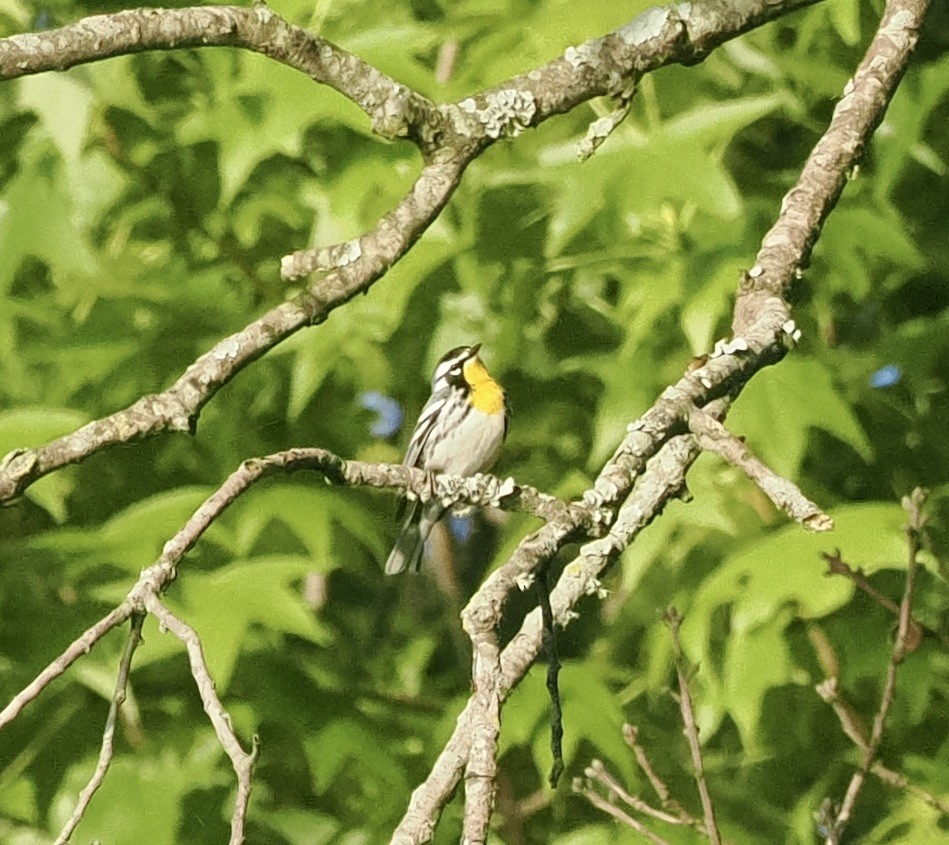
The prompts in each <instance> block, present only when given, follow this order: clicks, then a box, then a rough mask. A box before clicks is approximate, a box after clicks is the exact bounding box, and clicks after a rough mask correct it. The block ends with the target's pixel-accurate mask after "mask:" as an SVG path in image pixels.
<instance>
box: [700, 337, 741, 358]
mask: <svg viewBox="0 0 949 845" xmlns="http://www.w3.org/2000/svg"><path fill="white" fill-rule="evenodd" d="M748 348H749V347H748V341H747V340H745V338H743V337H741V336H740V335H739V336H738V337H733V338H732V339H731V340H725V339H724V338H722V339H721V340H716V341H715V348H714V349H713V350H712V354H711V356H709V357H711V358H719V357H721V356H722V355H734V354H735V353H736V352H747V351H748Z"/></svg>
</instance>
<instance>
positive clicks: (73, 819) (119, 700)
mask: <svg viewBox="0 0 949 845" xmlns="http://www.w3.org/2000/svg"><path fill="white" fill-rule="evenodd" d="M144 623H145V615H144V614H142V613H136V614H134V615H133V616H132V623H131V626H130V628H129V636H128V640H127V641H126V643H125V651H124V653H123V654H122V659H121V660H120V661H119V671H118V675H117V676H116V679H115V692H114V693H113V694H112V702H111V703H110V704H109V715H108V716H107V717H106V720H105V729H104V730H103V732H102V747H101V748H100V750H99V759H98V761H97V762H96V768H95V770H94V771H93V773H92V777H91V778H89V782H88V783H87V784H86V786H85V788H84V789H83V790H82V792H81V793H79V800H78V801H77V802H76V807H75V809H74V810H73V812H72V815H71V816H70V817H69V819H68V820H67V822H66V824H64V825H63V829H62V830H61V831H60V833H59V836H58V837H57V839H56V845H65V843H66V842H68V841H69V838H70V837H71V836H72V835H73V833H74V832H75V830H76V826H77V825H78V824H79V822H80V821H82V817H83V816H84V815H85V814H86V809H87V808H88V806H89V802H90V801H91V800H92V796H93V795H95V794H96V792H97V791H98V789H99V787H100V786H101V785H102V781H103V780H105V776H106V773H107V772H108V771H109V766H110V765H111V763H112V755H113V752H114V749H115V723H116V722H117V721H118V717H119V711H120V710H121V708H122V705H123V704H124V703H125V691H126V687H127V686H128V679H129V671H130V670H131V668H132V657H133V656H134V654H135V649H137V648H138V646H139V643H141V641H142V625H143V624H144Z"/></svg>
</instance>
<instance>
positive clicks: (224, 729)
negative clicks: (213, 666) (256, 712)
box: [145, 593, 257, 845]
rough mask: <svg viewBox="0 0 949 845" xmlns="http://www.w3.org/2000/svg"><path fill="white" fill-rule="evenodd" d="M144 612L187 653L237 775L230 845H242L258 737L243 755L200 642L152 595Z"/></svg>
mask: <svg viewBox="0 0 949 845" xmlns="http://www.w3.org/2000/svg"><path fill="white" fill-rule="evenodd" d="M145 609H146V610H147V611H148V612H149V613H151V614H153V615H154V616H155V617H156V618H157V619H158V621H159V622H160V623H161V625H162V627H163V628H166V629H167V630H169V631H171V633H172V634H174V635H175V636H176V637H177V638H178V639H179V640H181V641H182V642H183V643H184V645H185V648H186V649H187V651H188V662H189V663H190V664H191V675H192V676H193V677H194V682H195V684H197V686H198V694H199V695H200V696H201V703H202V704H203V705H204V712H205V713H207V714H208V718H209V719H210V720H211V725H212V727H213V728H214V733H215V734H216V735H217V739H218V742H220V743H221V747H222V748H223V749H224V752H225V753H226V754H227V756H228V757H229V758H230V760H231V765H232V766H233V767H234V774H235V775H237V797H236V798H235V800H234V813H233V815H232V816H231V838H230V845H241V843H242V842H243V841H244V826H245V824H246V822H247V804H248V803H249V801H250V789H251V776H252V774H253V769H254V761H255V760H256V759H257V737H254V741H253V745H252V748H251V751H250V753H248V752H246V751H244V749H243V747H242V746H241V744H240V741H239V740H238V738H237V735H236V734H235V733H234V728H233V726H232V725H231V717H230V715H228V712H227V711H226V710H225V709H224V705H223V704H221V699H220V698H218V695H217V692H216V691H215V689H214V680H213V679H212V678H211V673H210V671H209V670H208V665H207V662H206V661H205V659H204V649H203V648H202V647H201V638H200V637H199V636H198V634H197V632H196V631H195V630H194V628H192V627H191V626H190V625H188V624H187V623H186V622H184V621H182V620H181V619H179V618H178V617H177V616H175V614H174V613H172V612H171V611H170V610H169V609H168V608H167V607H166V606H165V605H164V604H163V603H162V601H161V599H160V598H158V595H157V594H155V593H151V594H150V595H148V596H147V597H146V598H145Z"/></svg>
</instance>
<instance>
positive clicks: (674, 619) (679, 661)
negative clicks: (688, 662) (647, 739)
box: [664, 607, 722, 845]
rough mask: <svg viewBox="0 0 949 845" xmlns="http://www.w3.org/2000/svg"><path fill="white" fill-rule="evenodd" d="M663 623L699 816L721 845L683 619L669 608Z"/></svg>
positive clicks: (714, 843)
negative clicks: (695, 707) (672, 660)
mask: <svg viewBox="0 0 949 845" xmlns="http://www.w3.org/2000/svg"><path fill="white" fill-rule="evenodd" d="M664 619H665V622H666V624H667V625H668V626H669V630H670V631H671V633H672V650H673V652H674V654H675V664H676V675H677V676H678V678H679V695H678V699H679V711H680V712H681V713H682V723H683V725H685V730H684V733H685V736H686V739H688V741H689V749H690V751H691V752H692V767H693V769H694V770H695V783H696V785H697V786H698V790H699V797H700V798H701V799H702V812H703V814H704V816H705V835H706V836H707V837H708V840H709V842H711V843H712V845H722V837H721V834H720V833H719V832H718V825H717V824H716V823H715V805H714V804H713V803H712V794H711V792H709V789H708V784H707V783H706V782H705V766H704V764H703V762H702V745H701V743H700V742H699V728H698V725H696V724H695V713H694V711H693V709H692V695H691V694H690V693H689V679H688V674H687V672H686V666H685V656H684V655H683V653H682V644H681V643H680V642H679V626H680V625H681V624H682V617H681V616H680V615H679V612H678V611H677V610H676V609H675V608H674V607H670V608H669V609H668V610H667V611H666V613H665V617H664Z"/></svg>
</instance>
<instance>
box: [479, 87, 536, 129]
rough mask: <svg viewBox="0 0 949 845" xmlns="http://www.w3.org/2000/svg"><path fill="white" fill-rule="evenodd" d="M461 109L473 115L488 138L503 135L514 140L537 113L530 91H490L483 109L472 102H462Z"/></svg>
mask: <svg viewBox="0 0 949 845" xmlns="http://www.w3.org/2000/svg"><path fill="white" fill-rule="evenodd" d="M461 108H462V109H463V110H464V111H466V112H468V113H469V114H473V115H475V116H476V117H477V118H478V120H479V122H480V123H481V124H482V125H483V126H484V131H485V134H486V135H487V136H488V137H489V138H500V137H501V136H502V135H505V136H507V137H509V138H514V137H516V136H517V135H520V134H521V132H523V131H524V130H525V129H526V128H527V127H528V126H530V122H531V120H532V119H533V117H534V114H535V112H536V111H537V105H536V103H535V102H534V95H533V94H532V93H531V92H530V91H518V90H517V89H515V88H505V89H503V90H501V91H492V92H491V93H489V94H488V95H487V96H486V97H485V107H484V108H483V109H479V108H478V107H477V105H476V104H475V103H474V101H473V100H470V99H468V100H464V101H463V102H462V103H461Z"/></svg>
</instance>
